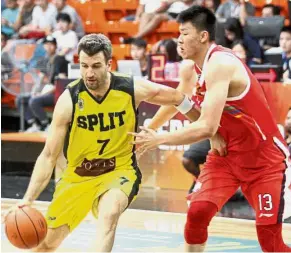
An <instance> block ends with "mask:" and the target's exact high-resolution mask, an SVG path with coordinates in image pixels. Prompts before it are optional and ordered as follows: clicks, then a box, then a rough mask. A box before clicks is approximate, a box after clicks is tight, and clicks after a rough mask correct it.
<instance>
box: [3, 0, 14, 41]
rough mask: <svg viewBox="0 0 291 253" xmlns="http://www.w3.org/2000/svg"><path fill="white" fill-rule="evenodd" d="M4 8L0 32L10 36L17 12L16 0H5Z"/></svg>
mask: <svg viewBox="0 0 291 253" xmlns="http://www.w3.org/2000/svg"><path fill="white" fill-rule="evenodd" d="M6 7H7V8H6V9H5V10H3V11H2V17H1V33H4V34H5V35H7V36H8V37H11V36H12V35H13V34H14V33H15V30H14V24H15V21H16V18H17V14H18V4H17V0H7V1H6Z"/></svg>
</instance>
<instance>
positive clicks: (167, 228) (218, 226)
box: [1, 190, 291, 252]
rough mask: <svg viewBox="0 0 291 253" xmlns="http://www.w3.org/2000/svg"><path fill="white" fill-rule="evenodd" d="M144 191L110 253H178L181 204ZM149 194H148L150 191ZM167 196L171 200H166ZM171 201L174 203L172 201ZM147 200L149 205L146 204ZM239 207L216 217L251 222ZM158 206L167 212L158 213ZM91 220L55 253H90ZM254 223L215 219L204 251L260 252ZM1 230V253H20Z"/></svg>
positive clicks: (290, 228)
mask: <svg viewBox="0 0 291 253" xmlns="http://www.w3.org/2000/svg"><path fill="white" fill-rule="evenodd" d="M145 191H146V190H143V191H142V192H143V193H142V194H141V197H140V198H138V199H137V201H136V202H135V203H134V204H133V205H132V206H131V208H130V209H128V210H127V211H126V212H125V213H124V214H123V215H122V217H121V219H120V222H119V226H118V229H117V233H116V240H115V244H114V248H113V252H182V251H183V227H184V223H185V218H186V214H185V210H183V209H185V208H187V206H186V205H185V201H184V200H181V199H180V200H179V199H178V198H177V196H176V197H175V195H174V194H172V195H167V196H166V197H167V199H168V201H169V199H170V200H172V202H173V205H172V204H171V201H170V202H167V203H170V204H169V205H168V206H165V204H163V201H162V198H161V197H160V196H156V195H155V197H156V198H153V196H151V198H149V197H147V198H146V197H145V196H146V195H148V194H149V192H148V193H145ZM150 193H151V194H152V192H151V191H150ZM183 194H184V193H181V194H180V195H183ZM163 195H164V194H163ZM169 196H173V197H172V198H169ZM175 199H176V201H174V200H175ZM149 200H151V201H152V202H151V203H150V202H149ZM159 200H160V201H159ZM182 201H183V203H182ZM15 202H16V201H15V200H13V199H1V207H2V213H3V212H4V211H5V210H6V209H7V208H9V207H10V206H11V205H13V204H14V203H15ZM145 203H147V204H146V206H147V207H148V208H147V209H149V208H151V209H152V210H155V209H156V210H159V211H150V210H141V209H140V208H141V206H145ZM174 203H175V205H174ZM234 203H235V202H234ZM48 204H49V202H41V201H37V202H36V203H35V205H34V207H36V208H37V209H38V210H40V211H42V212H43V213H44V212H45V211H46V208H47V206H48ZM243 205H245V204H243ZM243 205H242V203H240V204H239V206H240V208H236V209H237V210H238V211H237V212H234V210H235V209H234V206H233V205H232V204H228V205H227V206H226V207H225V208H224V209H223V210H222V212H220V213H218V215H219V216H231V214H233V215H234V216H237V215H238V216H239V217H244V218H246V217H250V218H251V219H252V218H253V217H252V216H253V213H252V211H251V209H250V208H249V207H247V206H246V205H245V207H243V208H242V207H241V206H243ZM162 206H163V208H164V209H165V210H167V212H165V211H160V210H161V209H162ZM143 209H146V208H143ZM169 210H170V211H169ZM177 210H178V212H177ZM243 213H245V214H243ZM244 215H245V216H244ZM94 220H95V219H94V218H93V216H92V215H91V214H89V215H88V216H87V217H86V219H85V220H84V222H83V223H82V224H81V225H80V226H79V227H78V228H77V229H76V230H75V231H74V232H73V233H72V234H71V235H70V236H69V237H68V238H67V239H66V240H65V241H64V242H63V244H62V245H61V246H60V248H59V249H58V252H93V251H94V243H98V242H95V234H96V233H97V232H98V228H97V227H96V225H95V222H94ZM254 224H255V223H254V220H250V219H238V218H227V217H215V218H214V220H213V221H212V223H211V225H210V228H209V232H210V237H209V241H208V244H207V248H206V251H208V252H261V250H260V247H259V244H258V242H257V240H256V231H255V225H254ZM3 228H4V225H3V224H2V227H1V252H20V251H21V250H19V249H16V248H15V247H13V246H12V245H11V244H10V243H9V242H8V240H7V238H6V236H5V232H4V229H3ZM283 229H284V239H285V241H286V242H287V243H288V244H291V224H284V228H283ZM26 252H27V251H26Z"/></svg>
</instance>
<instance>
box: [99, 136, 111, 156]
mask: <svg viewBox="0 0 291 253" xmlns="http://www.w3.org/2000/svg"><path fill="white" fill-rule="evenodd" d="M109 141H110V139H106V140H97V143H99V144H102V146H101V149H100V151H99V155H102V154H103V153H104V149H105V147H106V146H107V144H108V143H109Z"/></svg>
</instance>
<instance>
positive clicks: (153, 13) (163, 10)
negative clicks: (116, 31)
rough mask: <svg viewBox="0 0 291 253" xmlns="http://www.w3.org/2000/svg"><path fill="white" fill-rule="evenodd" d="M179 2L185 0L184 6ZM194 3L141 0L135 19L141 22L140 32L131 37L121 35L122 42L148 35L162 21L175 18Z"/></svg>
mask: <svg viewBox="0 0 291 253" xmlns="http://www.w3.org/2000/svg"><path fill="white" fill-rule="evenodd" d="M178 2H183V3H182V6H181V5H180V3H178ZM192 3H193V0H168V1H167V0H156V1H153V0H141V1H140V6H139V8H138V11H137V13H136V19H135V21H139V22H140V23H139V29H138V33H137V34H135V35H134V36H133V37H129V38H123V37H121V38H120V42H121V43H125V44H130V43H131V42H132V41H133V40H134V39H137V38H142V37H144V36H146V35H148V34H149V33H151V32H153V31H154V30H155V29H156V28H157V27H158V26H159V25H160V24H161V22H163V21H167V20H170V19H173V18H175V17H176V16H177V15H178V14H179V13H180V12H181V11H182V10H184V9H187V8H188V7H189V6H191V5H192ZM174 5H175V6H176V7H175V6H174ZM177 6H178V9H177ZM171 7H172V8H171ZM167 10H168V12H167Z"/></svg>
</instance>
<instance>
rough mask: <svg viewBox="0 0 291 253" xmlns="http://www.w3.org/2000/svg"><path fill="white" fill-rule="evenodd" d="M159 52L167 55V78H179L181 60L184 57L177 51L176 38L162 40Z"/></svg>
mask: <svg viewBox="0 0 291 253" xmlns="http://www.w3.org/2000/svg"><path fill="white" fill-rule="evenodd" d="M157 53H160V54H164V55H165V56H166V65H165V70H164V76H165V79H166V80H176V79H178V78H179V67H180V61H181V60H182V58H181V57H180V56H179V55H178V52H177V42H176V41H175V40H174V39H167V40H162V41H160V43H159V46H158V50H157Z"/></svg>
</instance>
